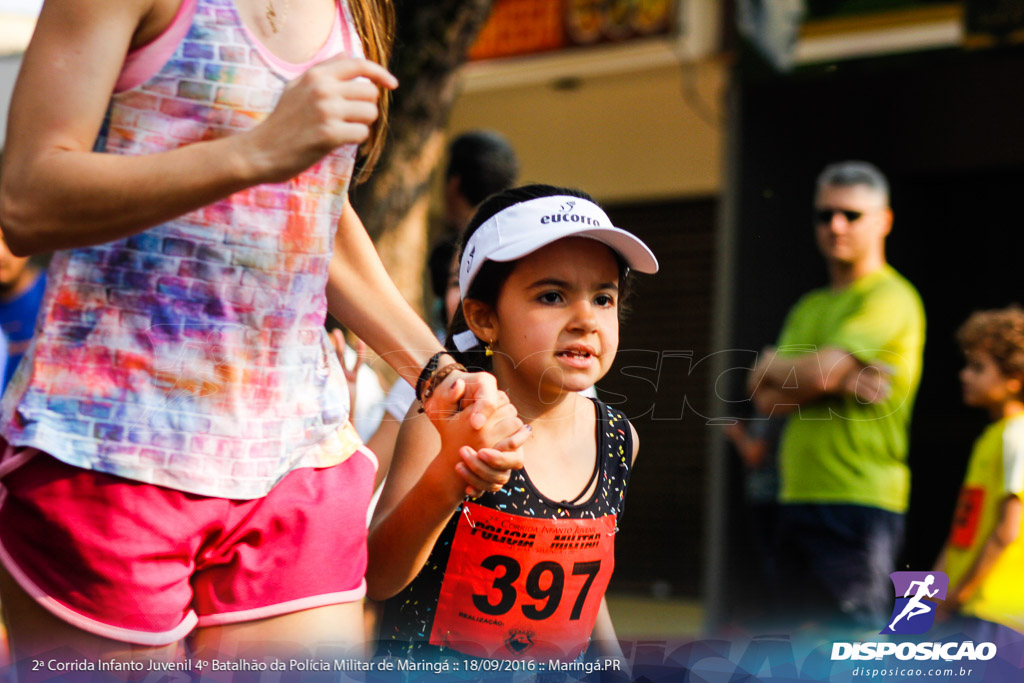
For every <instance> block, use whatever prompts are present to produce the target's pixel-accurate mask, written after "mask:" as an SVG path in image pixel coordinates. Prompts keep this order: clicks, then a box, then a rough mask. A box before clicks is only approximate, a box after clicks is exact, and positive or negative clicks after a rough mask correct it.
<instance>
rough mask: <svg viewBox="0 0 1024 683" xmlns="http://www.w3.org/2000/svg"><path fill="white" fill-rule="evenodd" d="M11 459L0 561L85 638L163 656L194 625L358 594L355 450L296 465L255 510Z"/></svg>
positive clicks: (359, 505)
mask: <svg viewBox="0 0 1024 683" xmlns="http://www.w3.org/2000/svg"><path fill="white" fill-rule="evenodd" d="M0 446H6V444H5V443H4V442H3V440H2V439H0ZM8 456H9V457H8V458H5V462H4V467H3V470H5V471H6V474H4V476H3V479H2V485H3V490H2V491H0V561H2V562H3V565H4V567H5V568H6V569H7V571H8V572H10V574H11V576H13V577H14V579H15V580H16V581H17V582H18V583H19V585H20V586H21V587H22V588H23V589H24V590H25V591H26V592H27V593H28V594H29V595H31V596H32V597H33V598H35V599H36V600H37V601H38V602H39V603H40V604H41V605H42V606H43V607H45V608H46V609H47V610H49V611H50V612H52V613H53V614H54V615H56V616H57V617H59V618H61V619H63V620H64V621H66V622H68V623H70V624H71V625H73V626H75V627H77V628H79V629H82V630H84V631H87V632H90V633H93V634H96V635H99V636H103V637H105V638H111V639H114V640H120V641H124V642H129V643H137V644H140V645H149V646H161V645H168V644H171V643H174V642H177V641H179V640H181V639H182V638H183V637H184V636H186V635H187V634H188V633H189V632H190V631H191V630H192V629H193V628H194V627H195V626H197V625H198V626H216V625H222V624H231V623H237V622H243V621H251V620H254V619H264V618H267V617H273V616H278V615H281V614H287V613H290V612H297V611H299V610H304V609H309V608H313V607H322V606H325V605H334V604H339V603H345V602H353V601H356V600H360V599H361V598H362V597H363V595H364V594H365V592H366V582H365V581H364V579H363V574H364V573H365V571H366V509H367V506H368V504H369V501H370V496H371V494H372V492H373V481H374V476H375V473H376V468H377V459H376V458H375V457H374V455H373V454H372V453H371V452H370V451H369V450H367V449H366V448H365V447H362V448H360V449H359V450H358V451H357V452H356V453H355V454H353V456H352V457H350V458H348V459H347V460H345V462H343V463H341V464H339V465H335V466H333V467H326V468H322V469H313V468H302V469H297V470H295V471H293V472H291V473H289V474H288V475H287V476H286V477H285V478H284V479H282V480H281V482H280V483H278V485H277V486H276V487H274V489H273V490H272V491H271V492H270V493H269V494H267V495H266V496H265V497H263V498H257V499H254V500H228V499H224V498H208V497H204V496H197V495H194V494H190V493H183V492H181V491H176V490H173V489H169V488H164V487H161V486H154V485H151V484H144V483H140V482H135V481H132V480H129V479H124V478H121V477H117V476H113V475H110V474H105V473H103V472H95V471H92V470H84V469H80V468H77V467H72V466H71V465H67V464H65V463H63V462H61V461H59V460H57V459H55V458H53V457H51V456H49V455H46V454H45V453H42V452H41V451H38V450H35V449H18V450H17V452H16V453H14V454H10V453H9V454H8ZM19 463H20V464H19Z"/></svg>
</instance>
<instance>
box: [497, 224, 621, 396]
mask: <svg viewBox="0 0 1024 683" xmlns="http://www.w3.org/2000/svg"><path fill="white" fill-rule="evenodd" d="M618 315H619V267H618V262H617V261H616V259H615V255H614V254H613V252H612V250H611V249H609V248H608V247H606V246H605V245H603V244H601V243H600V242H597V241H595V240H591V239H586V238H580V237H570V238H566V239H562V240H559V241H557V242H554V243H552V244H550V245H548V246H546V247H543V248H541V249H539V250H537V251H535V252H534V253H532V254H530V255H528V256H526V257H524V258H523V259H521V260H520V261H519V262H518V263H517V264H516V266H515V268H514V269H513V270H512V273H511V275H509V277H508V279H507V280H506V281H505V284H504V285H503V287H502V289H501V293H500V295H499V297H498V301H497V305H496V307H495V310H494V311H493V312H492V314H491V315H490V318H491V320H492V321H493V324H494V329H493V333H492V336H493V339H494V340H495V341H494V344H493V347H494V366H495V371H496V372H497V373H498V375H499V377H503V378H506V382H507V383H508V384H509V385H510V386H511V385H512V384H513V381H514V383H515V385H517V388H518V389H519V390H520V391H530V392H533V391H536V392H537V394H536V395H537V396H538V397H540V398H542V399H546V398H553V397H554V396H557V395H558V394H560V393H564V392H570V391H582V390H583V389H586V388H588V387H590V386H592V385H593V384H594V383H595V382H596V381H597V380H599V379H600V378H601V377H603V376H604V374H605V373H606V372H608V369H609V368H610V367H611V365H612V362H613V361H614V360H615V352H616V350H617V349H618V346H619V319H618Z"/></svg>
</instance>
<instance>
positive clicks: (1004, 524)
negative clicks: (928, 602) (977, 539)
mask: <svg viewBox="0 0 1024 683" xmlns="http://www.w3.org/2000/svg"><path fill="white" fill-rule="evenodd" d="M1022 512H1024V503H1022V502H1021V500H1020V498H1018V497H1017V496H1015V495H1013V494H1010V495H1008V496H1006V498H1004V499H1003V504H1002V510H1001V511H1000V514H999V521H998V522H996V526H995V528H994V529H992V533H990V534H989V536H988V539H986V541H985V545H983V546H982V547H981V552H980V553H978V557H977V559H976V560H975V561H974V564H973V565H971V568H970V569H968V570H967V573H966V574H964V576H963V578H962V579H961V580H960V583H959V584H958V585H957V586H955V587H954V588H953V589H952V590H951V591H950V592H949V596H948V597H947V598H946V600H945V604H944V605H943V607H944V608H945V610H947V611H949V612H956V611H959V609H960V606H961V605H963V604H964V603H965V602H967V601H968V600H969V599H970V598H971V596H972V595H974V593H975V591H977V590H978V586H980V585H981V582H982V581H984V579H985V576H986V575H987V574H988V573H989V572H990V571H991V570H992V567H994V566H995V564H996V561H997V560H998V559H999V556H1000V555H1002V554H1003V551H1004V550H1006V547H1007V546H1009V545H1010V544H1011V543H1013V542H1014V541H1015V540H1017V538H1018V537H1019V536H1020V527H1021V514H1022Z"/></svg>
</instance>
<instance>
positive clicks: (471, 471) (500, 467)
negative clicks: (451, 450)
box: [455, 446, 523, 498]
mask: <svg viewBox="0 0 1024 683" xmlns="http://www.w3.org/2000/svg"><path fill="white" fill-rule="evenodd" d="M459 457H460V458H462V462H459V463H457V464H456V465H455V471H456V472H457V473H458V474H459V476H460V477H462V478H463V479H464V480H465V481H466V484H467V486H466V495H468V496H471V497H473V498H476V497H477V496H479V495H481V494H483V493H485V492H488V491H489V492H491V493H494V492H497V491H500V490H501V487H502V486H504V485H505V484H507V483H508V480H509V477H510V476H512V470H518V469H521V468H522V466H523V455H522V453H521V452H520V451H519V450H514V451H499V450H495V449H493V448H481V449H480V450H479V451H477V450H474V449H472V448H470V447H469V446H463V447H462V448H460V449H459Z"/></svg>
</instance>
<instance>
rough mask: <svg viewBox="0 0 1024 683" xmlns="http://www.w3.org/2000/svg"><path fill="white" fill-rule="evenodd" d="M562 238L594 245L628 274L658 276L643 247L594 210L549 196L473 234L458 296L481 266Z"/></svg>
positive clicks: (588, 205) (527, 203) (498, 217)
mask: <svg viewBox="0 0 1024 683" xmlns="http://www.w3.org/2000/svg"><path fill="white" fill-rule="evenodd" d="M566 237H587V238H589V239H592V240H597V241H598V242H601V243H602V244H605V245H607V246H608V247H609V248H610V249H612V250H613V251H615V252H617V253H618V254H619V255H620V256H622V258H623V260H625V262H626V265H628V266H629V267H630V268H631V269H632V270H636V271H638V272H641V273H657V272H658V259H656V258H655V257H654V253H653V252H652V251H651V250H650V249H649V248H648V247H647V245H646V244H644V243H643V242H641V241H640V240H639V239H638V238H637V237H635V236H634V235H631V234H630V233H628V232H626V231H625V230H622V229H620V228H616V227H614V226H613V225H612V222H611V220H610V219H609V218H608V215H607V214H606V213H605V212H604V211H602V210H601V207H599V206H598V205H597V204H594V203H593V202H590V201H587V200H586V199H581V198H580V197H568V196H565V195H554V196H550V197H540V198H539V199H531V200H529V201H525V202H520V203H518V204H514V205H512V206H510V207H508V208H507V209H503V210H502V211H499V212H498V213H496V214H494V215H493V216H491V217H490V218H488V219H487V220H486V221H484V222H483V223H482V224H481V225H480V227H479V228H477V229H476V232H474V233H473V236H472V237H470V238H469V241H468V242H467V243H466V248H465V250H463V252H462V261H461V262H460V263H459V292H460V293H461V294H462V297H463V298H465V297H466V293H467V292H468V291H469V286H470V284H472V282H473V278H475V277H476V274H477V273H478V272H480V268H481V267H482V266H483V264H484V262H485V261H515V260H516V259H520V258H523V257H524V256H526V255H528V254H532V253H533V252H535V251H537V250H538V249H540V248H541V247H544V246H547V245H549V244H551V243H552V242H557V241H558V240H560V239H563V238H566Z"/></svg>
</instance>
